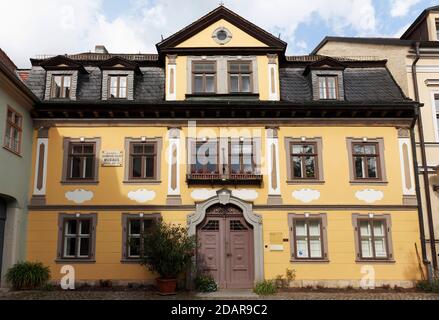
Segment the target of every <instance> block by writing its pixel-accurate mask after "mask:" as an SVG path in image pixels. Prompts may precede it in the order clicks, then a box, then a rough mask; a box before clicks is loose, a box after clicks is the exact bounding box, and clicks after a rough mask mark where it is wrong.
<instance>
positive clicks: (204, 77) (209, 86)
mask: <svg viewBox="0 0 439 320" xmlns="http://www.w3.org/2000/svg"><path fill="white" fill-rule="evenodd" d="M192 88H193V93H215V92H216V62H214V61H196V62H193V63H192Z"/></svg>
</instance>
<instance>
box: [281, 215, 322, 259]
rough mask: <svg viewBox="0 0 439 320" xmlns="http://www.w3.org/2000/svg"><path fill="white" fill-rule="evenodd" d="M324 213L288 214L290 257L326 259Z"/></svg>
mask: <svg viewBox="0 0 439 320" xmlns="http://www.w3.org/2000/svg"><path fill="white" fill-rule="evenodd" d="M326 225H327V219H326V214H318V215H317V214H306V213H305V214H290V215H289V227H290V242H291V259H292V260H295V261H306V260H317V261H318V260H327V259H328V253H327V247H328V246H327V240H326Z"/></svg>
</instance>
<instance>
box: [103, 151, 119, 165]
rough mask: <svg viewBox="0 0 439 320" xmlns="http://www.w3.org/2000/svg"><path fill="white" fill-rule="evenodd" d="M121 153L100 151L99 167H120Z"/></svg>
mask: <svg viewBox="0 0 439 320" xmlns="http://www.w3.org/2000/svg"><path fill="white" fill-rule="evenodd" d="M122 154H123V153H122V151H105V150H102V154H101V165H102V166H103V167H121V166H122Z"/></svg>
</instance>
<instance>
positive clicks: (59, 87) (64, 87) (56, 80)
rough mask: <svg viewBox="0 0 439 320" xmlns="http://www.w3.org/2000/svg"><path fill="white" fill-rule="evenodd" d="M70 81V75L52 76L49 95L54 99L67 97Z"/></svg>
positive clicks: (68, 95)
mask: <svg viewBox="0 0 439 320" xmlns="http://www.w3.org/2000/svg"><path fill="white" fill-rule="evenodd" d="M71 83H72V76H71V75H54V76H52V87H51V93H50V97H51V98H55V99H69V98H70V91H71V90H70V86H71Z"/></svg>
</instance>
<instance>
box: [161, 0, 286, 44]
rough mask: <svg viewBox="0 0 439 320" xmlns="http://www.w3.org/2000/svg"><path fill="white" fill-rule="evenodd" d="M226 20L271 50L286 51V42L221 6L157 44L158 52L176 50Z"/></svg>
mask: <svg viewBox="0 0 439 320" xmlns="http://www.w3.org/2000/svg"><path fill="white" fill-rule="evenodd" d="M222 19H224V20H226V21H228V22H229V23H231V24H233V25H234V26H236V27H237V28H239V29H240V30H242V31H243V32H245V33H247V34H248V35H250V36H252V37H254V38H255V39H256V40H258V41H260V42H262V43H263V44H265V45H266V46H267V47H269V48H274V49H278V50H285V49H286V46H287V44H286V42H284V41H282V40H280V39H279V38H277V37H275V36H273V35H272V34H270V33H269V32H267V31H265V30H263V29H262V28H260V27H258V26H256V25H255V24H253V23H251V22H249V21H248V20H246V19H244V18H243V17H241V16H239V15H237V14H236V13H234V12H233V11H231V10H229V9H227V8H226V7H224V6H219V7H218V8H216V9H215V10H213V11H211V12H209V13H208V14H207V15H205V16H204V17H202V18H200V19H198V20H197V21H195V22H193V23H192V24H190V25H189V26H187V27H185V28H183V29H181V30H180V31H178V32H177V33H175V34H173V35H172V36H170V37H168V38H166V39H165V40H163V41H162V42H160V43H158V44H157V50H158V51H159V52H163V51H166V49H169V48H175V47H176V46H178V45H179V44H180V43H182V42H183V41H185V40H187V39H189V38H191V37H193V36H194V35H196V34H198V33H200V32H201V31H203V30H204V29H206V28H208V27H209V26H211V25H212V24H214V23H215V22H217V21H219V20H222Z"/></svg>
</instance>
